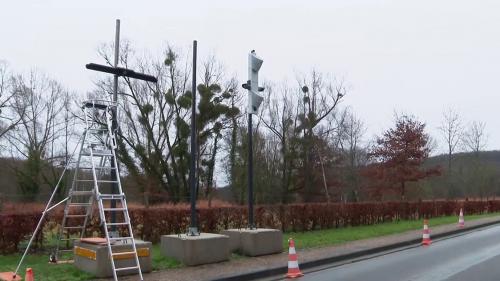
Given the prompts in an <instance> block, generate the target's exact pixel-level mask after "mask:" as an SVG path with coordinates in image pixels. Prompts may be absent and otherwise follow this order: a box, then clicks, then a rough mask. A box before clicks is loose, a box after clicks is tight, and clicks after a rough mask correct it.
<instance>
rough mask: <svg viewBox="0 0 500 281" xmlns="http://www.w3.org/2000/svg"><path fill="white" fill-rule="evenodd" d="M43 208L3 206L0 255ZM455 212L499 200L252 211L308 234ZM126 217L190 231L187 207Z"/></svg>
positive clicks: (206, 219) (237, 222) (237, 223)
mask: <svg viewBox="0 0 500 281" xmlns="http://www.w3.org/2000/svg"><path fill="white" fill-rule="evenodd" d="M43 208H44V206H43V205H41V204H27V205H23V206H18V205H9V204H5V206H4V209H3V210H2V211H1V213H0V253H2V254H7V253H13V252H16V251H18V250H19V245H20V243H21V242H23V241H24V240H26V239H29V238H30V235H31V234H32V233H33V230H34V229H35V227H36V224H37V222H38V220H39V218H40V217H41V213H42V210H43ZM460 208H463V209H464V212H465V214H468V215H471V214H483V213H491V212H500V200H493V201H479V200H475V201H467V200H466V201H452V200H448V201H446V200H439V201H438V200H436V201H418V202H365V203H345V204H342V203H333V204H332V203H310V204H288V205H281V204H280V205H259V206H256V207H255V220H256V224H257V225H258V226H259V227H270V228H278V229H281V230H283V231H309V230H316V229H328V228H339V227H346V226H357V225H371V224H378V223H384V222H393V221H399V220H419V219H423V218H431V217H439V216H450V215H457V214H458V212H459V210H460ZM62 211H63V210H62V208H57V209H55V210H54V211H52V212H51V213H50V215H49V216H48V217H47V218H46V223H45V224H44V227H45V228H44V231H42V232H41V233H40V234H39V235H38V236H37V238H36V239H35V244H34V249H37V248H41V247H42V246H43V241H44V235H43V234H44V233H49V232H50V231H52V232H54V231H53V230H54V229H53V228H55V227H56V226H58V225H59V223H60V222H61V220H62V215H63V212H62ZM129 212H130V213H129V214H130V218H131V221H132V224H133V227H134V232H135V233H134V234H135V236H136V237H138V238H141V239H143V240H148V241H152V242H159V241H160V237H161V235H163V234H178V233H184V232H186V231H187V229H188V227H189V222H190V221H189V218H190V211H189V205H188V204H177V205H173V204H162V205H157V206H151V207H144V206H140V205H134V204H131V206H130V207H129ZM197 215H198V222H199V227H200V230H201V231H203V232H215V233H217V232H220V231H221V230H223V229H228V228H244V227H245V226H246V225H247V208H246V206H235V205H229V204H218V205H217V206H215V207H208V205H206V204H200V205H199V206H198V208H197ZM49 230H50V231H49ZM99 232H100V223H99V216H98V213H97V211H96V212H94V216H93V218H92V220H91V221H90V225H89V227H88V229H87V235H88V236H93V235H95V234H96V233H99Z"/></svg>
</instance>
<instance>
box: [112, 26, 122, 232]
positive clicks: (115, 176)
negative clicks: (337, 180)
mask: <svg viewBox="0 0 500 281" xmlns="http://www.w3.org/2000/svg"><path fill="white" fill-rule="evenodd" d="M119 56H120V20H119V19H117V20H116V31H115V63H114V67H118V61H119ZM117 102H118V75H116V74H115V75H114V77H113V103H114V104H115V106H114V107H113V109H112V113H113V116H112V122H111V131H112V132H113V134H115V136H116V130H117V128H118V120H117V111H116V106H117ZM111 181H113V182H112V183H111V194H116V193H117V192H118V186H117V181H118V173H117V167H116V166H115V159H113V157H112V158H111ZM111 208H112V209H115V208H116V201H115V200H111ZM111 223H116V212H115V211H112V212H111ZM110 236H111V237H114V236H116V225H112V226H111V233H110Z"/></svg>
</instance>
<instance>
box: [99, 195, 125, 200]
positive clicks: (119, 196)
mask: <svg viewBox="0 0 500 281" xmlns="http://www.w3.org/2000/svg"><path fill="white" fill-rule="evenodd" d="M99 198H100V199H103V200H113V199H114V200H117V199H123V198H125V195H124V194H99Z"/></svg>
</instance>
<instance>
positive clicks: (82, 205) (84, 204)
mask: <svg viewBox="0 0 500 281" xmlns="http://www.w3.org/2000/svg"><path fill="white" fill-rule="evenodd" d="M68 206H70V207H73V206H74V207H85V206H92V203H68Z"/></svg>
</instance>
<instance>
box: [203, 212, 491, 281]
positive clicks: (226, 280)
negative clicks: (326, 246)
mask: <svg viewBox="0 0 500 281" xmlns="http://www.w3.org/2000/svg"><path fill="white" fill-rule="evenodd" d="M495 224H500V220H496V221H491V222H486V223H482V224H478V225H473V226H469V227H464V228H459V229H455V230H451V231H445V232H441V233H437V234H433V235H432V238H434V239H439V238H444V237H448V236H453V235H456V234H460V233H464V232H469V231H471V230H475V229H479V228H484V227H488V226H491V225H495ZM421 242H422V238H416V239H410V240H406V241H402V242H398V243H394V244H389V245H384V246H380V247H375V248H370V249H364V250H359V251H355V252H351V253H348V254H343V255H337V256H331V257H326V258H321V259H317V260H312V261H307V262H303V263H300V269H301V270H304V269H309V268H313V267H318V266H322V265H325V264H330V263H336V262H341V261H347V260H352V259H356V258H360V257H363V256H368V255H374V254H377V253H382V252H386V251H390V250H394V249H398V248H402V247H407V246H411V245H418V244H420V243H421ZM287 269H288V267H287V266H286V265H285V266H279V267H273V268H268V269H265V270H257V271H253V272H247V273H242V274H238V275H232V276H225V277H221V278H217V279H212V281H215V280H219V281H249V280H254V279H257V278H266V277H273V276H277V275H280V274H283V276H284V275H285V273H286V272H287Z"/></svg>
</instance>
